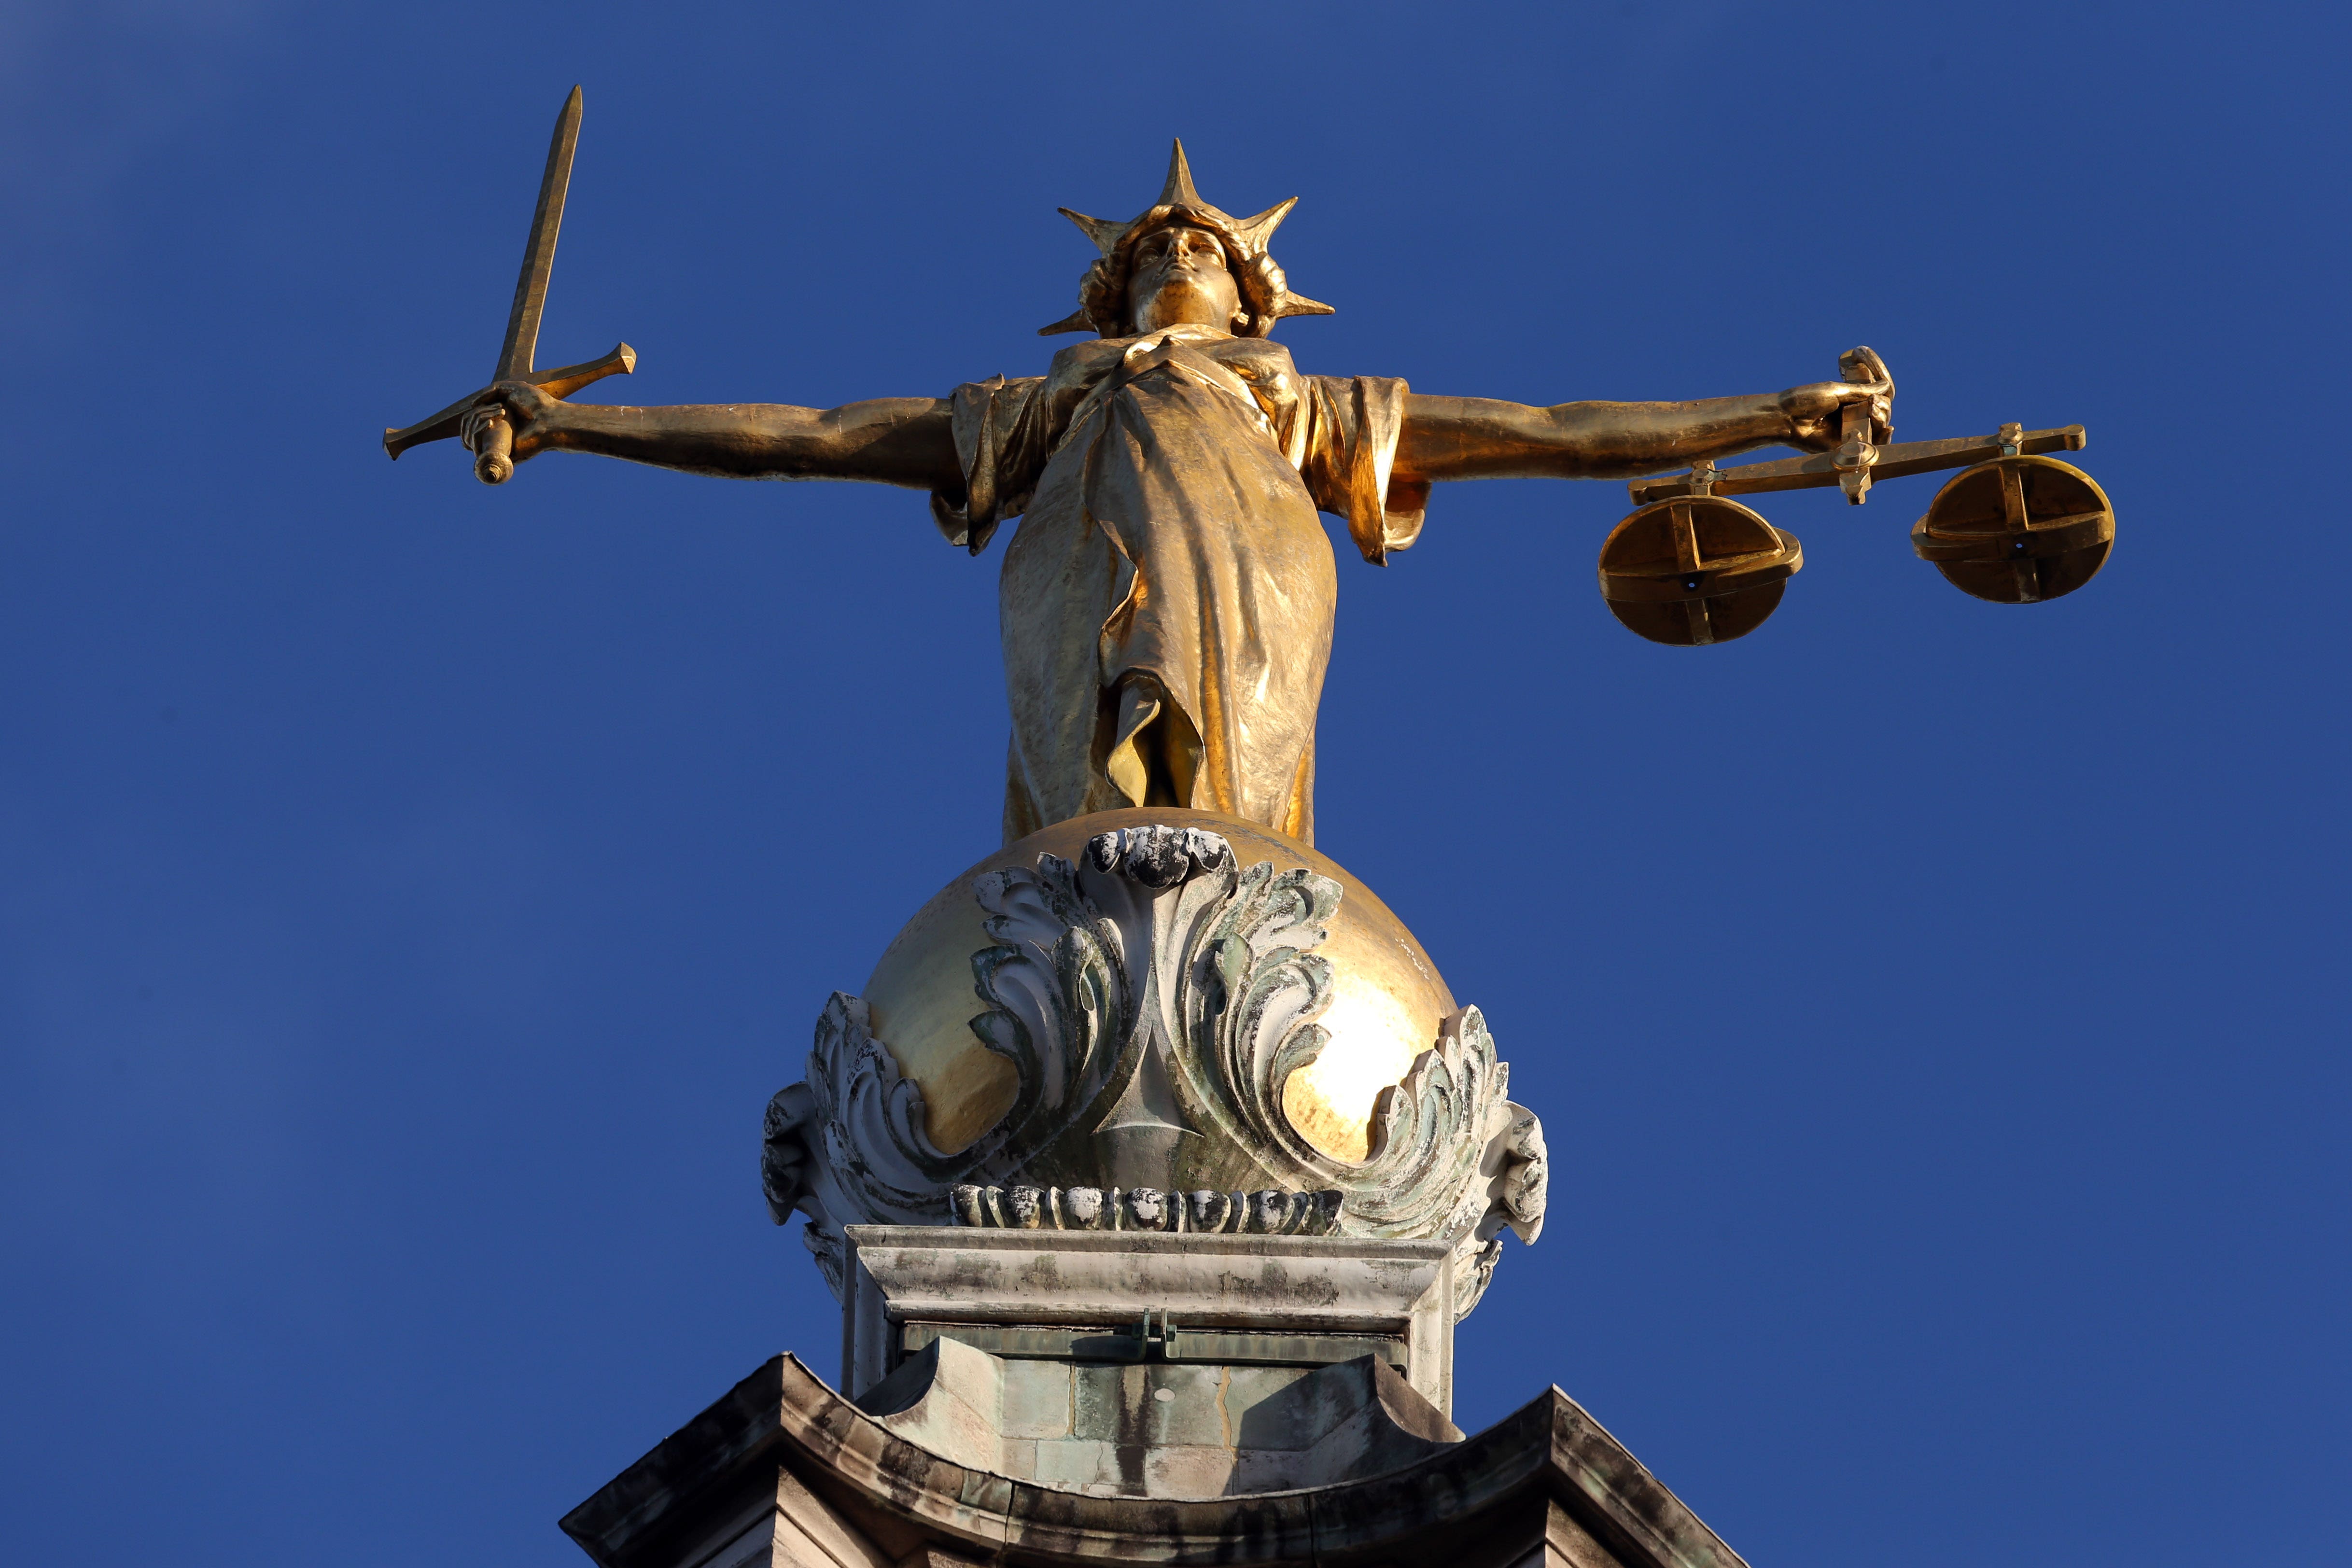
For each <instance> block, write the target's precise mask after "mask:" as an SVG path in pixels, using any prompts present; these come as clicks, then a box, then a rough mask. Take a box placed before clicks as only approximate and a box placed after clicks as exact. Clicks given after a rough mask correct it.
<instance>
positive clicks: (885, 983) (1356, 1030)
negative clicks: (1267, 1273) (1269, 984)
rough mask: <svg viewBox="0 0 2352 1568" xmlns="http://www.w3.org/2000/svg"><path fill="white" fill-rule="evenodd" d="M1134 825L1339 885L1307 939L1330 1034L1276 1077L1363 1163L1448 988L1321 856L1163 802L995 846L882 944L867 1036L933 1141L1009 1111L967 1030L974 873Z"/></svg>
mask: <svg viewBox="0 0 2352 1568" xmlns="http://www.w3.org/2000/svg"><path fill="white" fill-rule="evenodd" d="M1140 826H1171V827H1193V828H1202V829H1205V830H1207V831H1209V832H1211V833H1214V834H1217V835H1219V836H1221V837H1223V838H1224V839H1225V840H1226V841H1227V842H1228V843H1229V844H1231V846H1232V847H1233V852H1234V858H1236V860H1238V862H1239V863H1240V864H1242V865H1243V866H1249V865H1254V864H1255V863H1257V862H1260V861H1269V862H1271V863H1272V864H1273V865H1274V867H1275V868H1276V870H1278V871H1281V870H1293V869H1298V868H1304V869H1307V870H1310V871H1313V872H1316V873H1318V874H1319V875H1321V876H1324V877H1328V878H1329V879H1332V880H1333V881H1335V882H1337V883H1338V884H1339V886H1340V888H1341V889H1342V893H1341V897H1340V900H1339V910H1338V911H1337V912H1336V914H1335V915H1334V916H1333V917H1332V919H1331V921H1330V924H1329V935H1328V937H1327V938H1326V939H1325V940H1324V942H1322V944H1321V945H1320V947H1319V948H1318V950H1317V951H1318V952H1320V953H1321V954H1322V955H1323V956H1324V957H1326V958H1328V960H1329V961H1330V962H1331V965H1332V969H1333V979H1332V991H1331V996H1330V1001H1329V1004H1328V1007H1327V1008H1326V1009H1325V1011H1324V1012H1323V1014H1322V1015H1321V1017H1320V1019H1319V1022H1320V1023H1321V1024H1322V1026H1323V1027H1324V1028H1326V1029H1327V1030H1328V1031H1329V1034H1330V1041H1329V1043H1328V1045H1327V1046H1325V1047H1324V1048H1323V1051H1322V1053H1321V1054H1320V1055H1319V1056H1318V1058H1316V1059H1315V1060H1314V1061H1313V1062H1311V1063H1310V1064H1308V1065H1307V1067H1305V1068H1301V1069H1299V1070H1298V1071H1297V1072H1294V1073H1292V1074H1291V1075H1290V1077H1289V1079H1287V1081H1286V1082H1285V1083H1284V1085H1283V1086H1282V1109H1283V1111H1284V1113H1285V1115H1286V1118H1287V1119H1288V1121H1290V1123H1291V1125H1292V1126H1293V1127H1295V1128H1296V1129H1297V1131H1298V1132H1299V1133H1300V1134H1301V1135H1302V1136H1303V1137H1305V1138H1306V1140H1307V1142H1309V1143H1310V1144H1312V1145H1313V1146H1314V1147H1315V1148H1316V1150H1317V1151H1318V1152H1321V1153H1323V1154H1325V1155H1328V1156H1329V1157H1330V1158H1332V1159H1336V1160H1345V1161H1361V1160H1362V1159H1364V1158H1365V1156H1366V1154H1367V1153H1368V1152H1369V1143H1370V1123H1371V1117H1372V1111H1373V1108H1374V1105H1375V1103H1376V1102H1377V1101H1378V1100H1379V1099H1380V1095H1381V1090H1382V1089H1387V1088H1389V1087H1390V1086H1391V1085H1392V1084H1395V1083H1397V1082H1398V1081H1400V1080H1401V1079H1403V1077H1404V1076H1405V1073H1406V1071H1407V1069H1408V1068H1411V1067H1412V1063H1413V1060H1414V1058H1417V1057H1418V1056H1420V1055H1421V1053H1422V1052H1423V1051H1425V1050H1428V1049H1429V1048H1430V1047H1432V1046H1433V1044H1435V1043H1436V1041H1437V1038H1438V1031H1439V1026H1441V1024H1443V1023H1444V1020H1445V1019H1446V1018H1447V1017H1449V1016H1452V1015H1453V1014H1454V996H1453V994H1452V993H1451V992H1449V991H1447V990H1446V988H1445V982H1444V980H1443V979H1441V978H1440V977H1439V975H1438V973H1437V967H1436V965H1434V964H1433V963H1430V961H1429V955H1428V954H1427V953H1425V952H1423V951H1422V948H1421V944H1420V943H1419V942H1415V941H1414V940H1413V937H1412V932H1411V931H1407V930H1406V929H1405V927H1404V924H1403V922H1402V921H1399V920H1398V919H1397V918H1396V916H1394V915H1393V914H1391V913H1390V912H1389V910H1388V906H1387V905H1385V904H1383V903H1381V900H1379V899H1378V898H1376V897H1375V896H1373V894H1372V891H1371V889H1369V888H1367V887H1365V886H1364V885H1363V884H1362V883H1361V882H1359V881H1357V880H1356V879H1354V878H1353V877H1351V876H1349V874H1348V873H1347V872H1346V871H1344V870H1342V869H1340V868H1339V866H1338V865H1336V864H1334V863H1333V862H1332V861H1331V859H1330V858H1328V857H1327V856H1324V855H1321V854H1318V852H1317V851H1315V850H1314V849H1312V848H1309V847H1307V846H1306V845H1304V844H1301V843H1299V842H1298V841H1297V840H1296V839H1293V838H1288V837H1284V836H1283V835H1282V834H1279V833H1276V832H1274V831H1273V830H1272V829H1270V828H1265V827H1261V826H1256V825H1255V824H1253V823H1247V822H1242V821H1238V820H1236V819H1234V818H1233V817H1228V816H1219V815H1217V814H1216V813H1214V812H1205V811H1187V810H1182V809H1180V808H1176V807H1172V806H1153V807H1148V808H1140V809H1135V810H1128V811H1106V812H1099V813H1097V814H1095V815H1094V816H1081V817H1076V818H1073V819H1072V820H1070V821H1067V822H1061V823H1056V824H1055V825H1054V826H1051V827H1048V828H1046V829H1045V830H1044V831H1043V832H1040V833H1034V834H1032V835H1030V836H1029V837H1026V838H1024V839H1022V840H1021V841H1020V842H1019V843H1017V844H1013V845H1010V846H1008V847H1005V848H1003V849H1001V850H999V851H998V852H997V853H995V854H993V855H991V856H990V857H988V858H986V859H984V860H982V861H981V862H980V863H979V864H978V865H975V866H973V867H972V868H970V869H969V870H967V871H965V872H964V874H963V875H962V876H961V877H958V878H957V879H955V880H954V881H952V882H950V883H949V884H948V885H947V886H946V887H945V888H943V889H940V892H939V893H938V895H937V896H935V897H934V898H932V900H930V901H929V903H927V904H925V905H924V906H923V907H922V909H921V910H920V911H919V912H918V913H917V914H916V916H915V918H914V919H913V920H911V921H908V922H907V926H906V929H905V930H903V931H900V932H899V933H898V938H897V940H895V941H894V942H891V943H890V946H889V949H888V951H887V952H884V953H883V955H882V960H881V962H880V963H877V964H876V965H875V966H874V973H873V974H872V976H870V977H869V978H868V979H867V980H866V987H865V991H864V993H863V996H864V1001H865V1003H866V1007H867V1008H868V1010H869V1016H870V1018H871V1024H872V1029H873V1035H874V1037H875V1038H876V1039H877V1040H879V1041H882V1042H883V1043H885V1044H886V1045H887V1046H888V1047H889V1049H890V1051H891V1054H892V1055H893V1056H895V1057H896V1058H898V1070H899V1071H900V1072H901V1073H902V1074H903V1075H904V1076H905V1077H906V1078H908V1079H910V1080H912V1081H913V1082H914V1083H915V1084H916V1086H917V1087H918V1088H919V1089H921V1091H922V1095H923V1105H924V1121H925V1127H924V1131H925V1132H926V1133H927V1134H928V1136H929V1140H930V1142H932V1144H933V1145H934V1146H936V1147H937V1148H938V1149H939V1150H940V1151H941V1152H947V1153H953V1152H957V1151H960V1150H962V1149H964V1148H966V1147H969V1146H970V1145H971V1142H973V1141H974V1140H975V1139H977V1138H979V1137H980V1136H981V1134H982V1132H984V1131H987V1130H988V1129H989V1128H990V1127H991V1126H992V1125H994V1124H995V1123H996V1122H997V1121H999V1120H1000V1119H1001V1118H1002V1117H1003V1115H1004V1113H1005V1112H1006V1111H1007V1110H1009V1109H1011V1107H1012V1104H1013V1096H1014V1092H1015V1073H1014V1068H1013V1064H1012V1063H1011V1062H1010V1061H1008V1060H1007V1059H1005V1058H1003V1057H1001V1056H998V1055H996V1054H995V1053H993V1052H992V1051H991V1050H989V1049H988V1047H985V1046H984V1045H982V1043H981V1040H980V1037H978V1036H977V1035H975V1034H974V1033H973V1032H972V1028H971V1020H972V1019H973V1018H974V1017H976V1016H979V1015H981V1014H982V1012H983V1011H985V1009H986V1004H985V1003H984V1002H983V1001H982V998H981V996H980V995H979V994H978V993H977V992H976V991H975V990H974V987H973V979H972V966H971V960H972V955H973V954H974V953H976V952H981V951H982V950H983V949H986V948H989V947H991V946H992V945H994V943H993V939H992V938H991V937H990V936H989V934H988V932H987V931H986V929H985V928H984V926H983V925H982V921H983V919H984V916H983V914H982V910H981V907H980V904H979V902H978V900H977V898H976V896H975V884H976V883H977V882H978V881H979V879H981V878H982V876H984V875H986V874H988V873H990V872H992V871H1001V870H1005V869H1009V868H1034V866H1035V864H1036V861H1037V857H1038V856H1039V855H1041V854H1050V855H1055V856H1059V857H1060V858H1063V859H1065V860H1070V861H1076V860H1078V859H1079V858H1081V857H1082V856H1083V855H1084V854H1085V852H1086V848H1087V840H1089V839H1090V838H1092V837H1095V836H1096V835H1097V834H1101V833H1108V832H1111V831H1113V830H1115V829H1118V828H1130V827H1140Z"/></svg>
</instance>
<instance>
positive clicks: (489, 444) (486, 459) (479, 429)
mask: <svg viewBox="0 0 2352 1568" xmlns="http://www.w3.org/2000/svg"><path fill="white" fill-rule="evenodd" d="M473 446H474V477H475V478H476V479H479V480H481V481H482V483H484V484H486V485H502V484H504V483H506V482H507V481H508V480H509V479H512V478H514V426H513V424H512V423H511V422H509V420H508V418H507V416H506V415H505V413H504V412H500V413H497V414H490V415H485V416H483V417H482V418H481V419H480V420H478V421H477V422H476V424H475V426H474V442H473Z"/></svg>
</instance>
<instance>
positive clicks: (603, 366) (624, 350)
mask: <svg viewBox="0 0 2352 1568" xmlns="http://www.w3.org/2000/svg"><path fill="white" fill-rule="evenodd" d="M636 368H637V351H636V350H635V349H633V348H631V347H630V346H629V345H628V344H626V343H621V344H619V345H617V346H615V347H614V350H613V352H612V353H608V354H606V355H605V356H604V358H602V359H596V360H590V361H588V362H587V363H584V364H567V365H563V366H562V367H560V368H559V369H555V370H535V371H531V372H530V373H529V374H524V375H518V376H516V377H514V379H515V380H517V381H524V382H529V383H530V384H531V385H533V386H535V387H537V388H539V389H540V390H541V392H544V393H546V394H547V395H549V396H550V397H569V396H571V395H572V394H573V393H575V392H577V391H579V390H580V389H581V388H582V387H583V386H586V385H588V384H590V383H591V382H598V381H602V380H604V378H605V377H606V376H608V375H627V374H631V373H632V372H634V371H635V369H636ZM488 390H489V388H488V387H484V388H483V389H482V391H481V392H470V393H467V395H465V396H463V397H461V398H459V399H458V400H457V402H455V403H453V404H451V405H449V406H448V407H446V408H444V409H443V410H441V412H440V413H438V414H436V415H434V416H431V417H429V418H425V419H420V420H418V421H417V422H416V423H415V424H414V425H411V426H408V428H406V429H405V430H386V431H385V432H384V433H383V450H384V455H385V456H386V457H389V458H399V456H400V455H401V454H402V453H403V452H405V451H407V450H408V449H409V448H410V447H422V446H423V445H425V443H426V442H427V441H446V440H449V439H451V438H453V437H459V436H462V435H464V434H465V430H464V425H465V420H466V415H467V412H468V411H469V410H471V409H473V408H475V407H476V406H478V405H479V404H480V403H481V401H482V393H485V392H488ZM486 482H488V483H490V484H497V483H499V480H497V479H490V480H488V481H486Z"/></svg>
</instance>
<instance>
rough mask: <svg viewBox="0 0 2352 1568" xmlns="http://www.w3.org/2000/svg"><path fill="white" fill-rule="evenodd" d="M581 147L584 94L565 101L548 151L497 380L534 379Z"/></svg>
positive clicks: (494, 376)
mask: <svg viewBox="0 0 2352 1568" xmlns="http://www.w3.org/2000/svg"><path fill="white" fill-rule="evenodd" d="M579 145H580V89H578V88H576V87H575V88H573V89H572V96H571V97H570V98H567V99H565V100H563V112H562V113H561V114H559V115H557V116H556V117H555V137H554V139H553V140H552V141H551V142H549V143H548V147H547V174H546V176H545V177H544V178H542V179H541V181H540V182H539V207H538V210H537V211H535V212H533V213H532V214H531V216H530V243H529V244H527V245H526V246H524V247H523V252H522V276H521V277H520V278H518V279H515V297H514V309H513V310H510V311H509V312H508V313H507V341H506V343H505V345H504V346H503V347H501V348H500V349H499V368H498V370H497V371H496V372H495V373H494V374H492V375H491V377H490V379H491V380H492V381H514V380H517V379H519V378H520V377H522V376H526V375H529V374H530V366H531V359H532V356H533V355H535V354H537V353H538V352H539V318H540V313H541V311H543V310H546V309H547V279H548V275H549V274H550V273H551V272H553V271H554V270H555V237H556V235H557V233H558V232H559V231H561V230H562V227H563V194H564V193H565V192H566V191H568V190H570V189H571V188H572V152H573V150H574V149H576V148H577V147H578V146H579Z"/></svg>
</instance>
